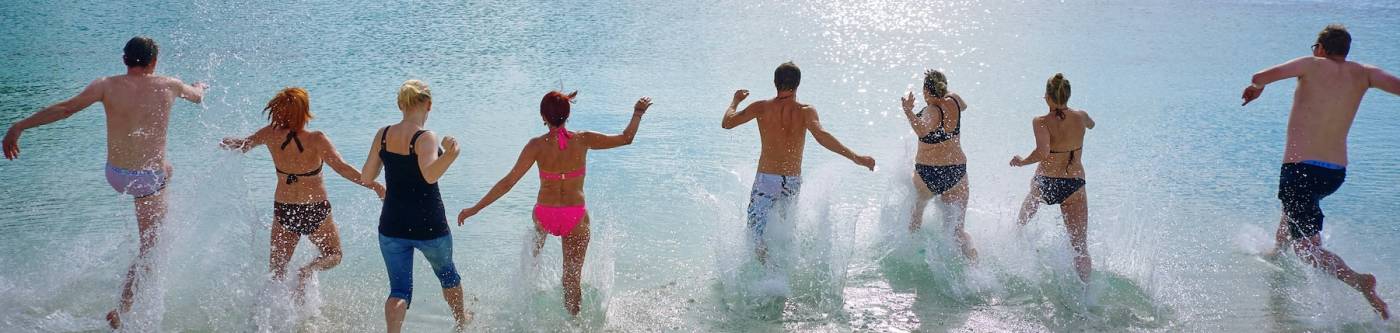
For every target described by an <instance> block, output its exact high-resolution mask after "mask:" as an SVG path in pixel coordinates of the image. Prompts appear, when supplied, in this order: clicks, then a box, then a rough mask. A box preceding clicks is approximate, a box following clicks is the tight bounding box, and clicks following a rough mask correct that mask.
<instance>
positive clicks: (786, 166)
mask: <svg viewBox="0 0 1400 333" xmlns="http://www.w3.org/2000/svg"><path fill="white" fill-rule="evenodd" d="M749 109H750V110H752V111H753V112H754V113H755V117H756V118H757V120H758V136H759V139H760V141H761V142H762V146H763V151H762V153H760V154H759V156H758V172H763V173H771V174H776V175H784V176H797V175H801V174H802V152H803V149H804V147H805V146H806V143H807V124H806V120H807V115H808V114H810V113H815V111H814V110H813V109H812V108H811V106H810V105H805V104H801V103H798V102H797V100H796V99H795V98H782V99H780V98H774V99H769V100H764V101H757V102H754V103H753V104H750V105H749Z"/></svg>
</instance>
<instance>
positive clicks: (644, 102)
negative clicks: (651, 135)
mask: <svg viewBox="0 0 1400 333" xmlns="http://www.w3.org/2000/svg"><path fill="white" fill-rule="evenodd" d="M650 107H651V97H642V98H639V99H637V105H634V106H632V114H635V115H639V116H640V115H642V114H644V113H647V108H650Z"/></svg>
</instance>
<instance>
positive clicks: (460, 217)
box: [457, 206, 481, 227]
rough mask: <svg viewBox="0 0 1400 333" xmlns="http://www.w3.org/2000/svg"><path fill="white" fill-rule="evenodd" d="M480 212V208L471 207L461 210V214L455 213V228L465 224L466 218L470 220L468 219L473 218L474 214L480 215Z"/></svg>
mask: <svg viewBox="0 0 1400 333" xmlns="http://www.w3.org/2000/svg"><path fill="white" fill-rule="evenodd" d="M480 212H481V209H480V208H476V207H474V206H473V207H467V208H463V209H462V212H461V213H457V226H459V227H460V226H462V225H463V224H464V223H466V222H467V218H470V217H472V216H475V215H476V213H480Z"/></svg>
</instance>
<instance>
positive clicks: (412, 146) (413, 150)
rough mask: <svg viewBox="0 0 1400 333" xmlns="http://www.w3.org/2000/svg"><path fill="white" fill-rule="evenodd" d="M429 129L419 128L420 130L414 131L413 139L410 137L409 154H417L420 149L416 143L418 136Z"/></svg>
mask: <svg viewBox="0 0 1400 333" xmlns="http://www.w3.org/2000/svg"><path fill="white" fill-rule="evenodd" d="M427 131H428V130H418V132H414V133H413V138H412V139H408V154H409V155H416V154H417V151H418V149H417V148H416V145H417V144H418V137H419V136H422V135H423V133H424V132H427Z"/></svg>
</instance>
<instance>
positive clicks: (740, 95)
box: [730, 89, 749, 105]
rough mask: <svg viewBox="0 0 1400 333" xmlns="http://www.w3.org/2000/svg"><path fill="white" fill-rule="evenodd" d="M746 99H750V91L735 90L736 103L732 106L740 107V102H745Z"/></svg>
mask: <svg viewBox="0 0 1400 333" xmlns="http://www.w3.org/2000/svg"><path fill="white" fill-rule="evenodd" d="M745 98H749V90H748V89H739V90H735V91H734V101H733V102H731V103H730V104H733V105H739V102H743V101H744V99H745Z"/></svg>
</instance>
